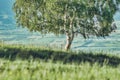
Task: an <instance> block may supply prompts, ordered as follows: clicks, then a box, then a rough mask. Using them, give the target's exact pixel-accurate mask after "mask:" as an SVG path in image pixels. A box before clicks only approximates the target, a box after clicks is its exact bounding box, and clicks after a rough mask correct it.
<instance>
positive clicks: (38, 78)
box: [0, 43, 120, 80]
mask: <svg viewBox="0 0 120 80" xmlns="http://www.w3.org/2000/svg"><path fill="white" fill-rule="evenodd" d="M119 75H120V55H119V54H110V53H104V52H96V53H93V52H89V53H88V52H82V51H79V52H72V51H69V52H66V51H60V50H53V49H52V48H45V47H41V48H39V47H35V46H30V45H28V46H25V45H6V44H3V43H1V44H0V79H1V80H119V79H120V76H119Z"/></svg>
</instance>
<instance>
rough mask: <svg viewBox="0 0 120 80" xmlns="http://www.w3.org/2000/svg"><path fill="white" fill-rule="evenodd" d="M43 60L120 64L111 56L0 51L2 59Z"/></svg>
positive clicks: (49, 51)
mask: <svg viewBox="0 0 120 80" xmlns="http://www.w3.org/2000/svg"><path fill="white" fill-rule="evenodd" d="M30 57H32V59H41V60H45V61H48V60H52V61H53V62H57V61H60V62H63V63H64V64H66V63H76V64H80V63H83V62H89V63H90V64H91V65H92V64H94V63H96V62H97V63H98V64H100V65H101V66H102V65H104V64H106V65H109V66H113V67H117V66H118V65H119V64H120V58H119V57H117V56H110V55H107V54H102V53H101V54H93V53H84V52H79V53H78V54H76V53H74V52H63V51H54V50H44V49H43V50H41V49H21V48H10V47H7V48H2V49H0V58H5V59H10V60H15V59H16V58H20V59H29V58H30Z"/></svg>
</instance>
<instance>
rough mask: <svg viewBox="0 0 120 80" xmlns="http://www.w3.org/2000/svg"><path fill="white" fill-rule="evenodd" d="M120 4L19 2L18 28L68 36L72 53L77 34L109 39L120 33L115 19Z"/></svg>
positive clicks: (112, 0)
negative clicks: (110, 36) (112, 34)
mask: <svg viewBox="0 0 120 80" xmlns="http://www.w3.org/2000/svg"><path fill="white" fill-rule="evenodd" d="M119 2H120V0H16V1H15V3H14V6H13V9H14V11H15V13H16V20H17V23H18V25H21V26H22V27H27V28H28V29H29V30H30V31H39V32H41V33H43V34H46V33H54V34H56V35H58V34H65V35H66V37H67V40H66V46H65V49H66V50H68V49H70V46H71V44H72V41H73V39H74V36H75V34H81V35H82V36H83V37H84V38H89V37H90V36H97V37H105V36H108V35H109V34H110V33H111V32H112V31H113V30H115V29H116V26H115V24H113V25H111V24H112V23H113V22H114V19H113V15H114V14H115V12H116V10H118V5H119Z"/></svg>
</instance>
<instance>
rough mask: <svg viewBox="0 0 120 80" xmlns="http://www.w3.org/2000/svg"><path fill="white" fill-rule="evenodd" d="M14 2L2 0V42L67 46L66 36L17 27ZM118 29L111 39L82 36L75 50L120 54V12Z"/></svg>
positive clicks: (74, 43) (78, 38)
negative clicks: (44, 33)
mask: <svg viewBox="0 0 120 80" xmlns="http://www.w3.org/2000/svg"><path fill="white" fill-rule="evenodd" d="M13 3H14V0H0V41H4V42H5V43H9V44H12V43H14V44H35V45H40V46H46V45H49V46H53V47H55V46H58V47H61V46H62V45H64V44H65V40H66V39H65V35H60V36H55V35H54V34H46V35H44V36H43V35H41V34H40V33H38V32H29V30H28V29H25V28H21V27H17V26H16V23H15V19H14V12H13V10H12V5H13ZM114 19H115V20H116V21H117V26H118V29H117V30H116V32H113V33H112V34H111V35H110V36H109V37H106V39H104V38H99V39H98V38H94V39H87V40H85V39H83V37H82V36H77V37H75V39H74V41H73V44H72V49H73V50H79V49H83V50H105V51H106V50H107V51H117V52H120V28H119V27H120V22H119V20H120V11H117V12H116V14H115V15H114Z"/></svg>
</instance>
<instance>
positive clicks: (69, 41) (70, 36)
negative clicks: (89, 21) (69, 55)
mask: <svg viewBox="0 0 120 80" xmlns="http://www.w3.org/2000/svg"><path fill="white" fill-rule="evenodd" d="M66 38H67V39H66V45H65V50H66V51H68V50H70V48H71V44H72V41H73V39H74V33H71V34H69V33H66Z"/></svg>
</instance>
